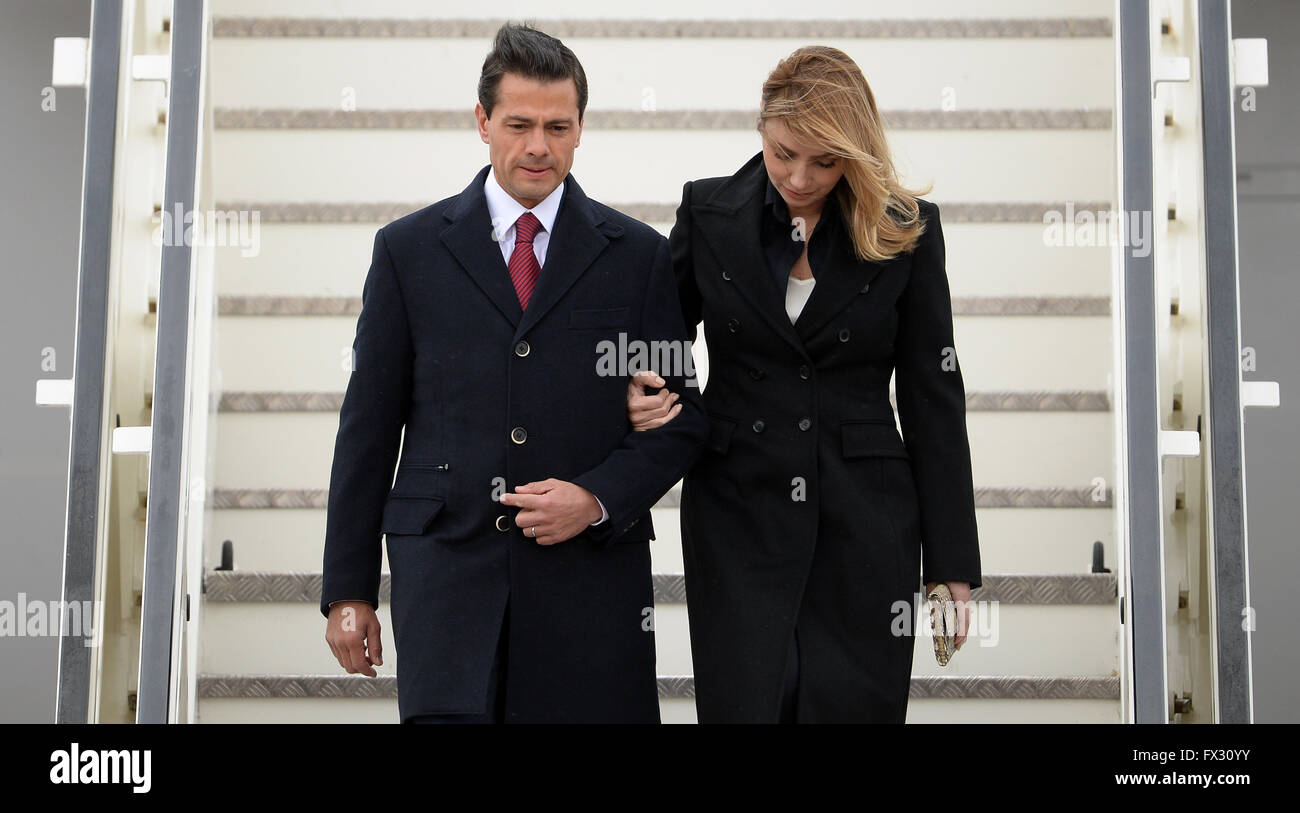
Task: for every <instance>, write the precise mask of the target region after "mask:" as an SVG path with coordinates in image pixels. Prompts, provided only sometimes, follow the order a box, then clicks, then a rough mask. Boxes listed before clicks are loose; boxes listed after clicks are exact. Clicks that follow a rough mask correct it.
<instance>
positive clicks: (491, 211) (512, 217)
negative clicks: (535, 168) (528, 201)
mask: <svg viewBox="0 0 1300 813" xmlns="http://www.w3.org/2000/svg"><path fill="white" fill-rule="evenodd" d="M483 192H484V193H485V194H486V195H487V207H488V216H489V217H491V218H492V236H493V239H494V240H496V241H497V243H498V244H500V246H501V258H502V259H504V260H505V261H506V265H510V255H511V254H513V253H514V252H515V221H516V220H518V219H519V216H520V215H522V214H523V213H524V212H532V213H533V214H534V215H535V216H536V217H537V219H538V220H539V221H540V222H541V224H542V228H541V231H539V232H537V234H536V235H534V236H533V254H535V255H537V265H538V266H541V267H545V266H546V249H547V247H548V246H550V244H551V231H552V230H553V229H554V228H555V216H556V215H557V214H559V212H560V198H562V197H564V184H563V183H561V184H560V185H559V186H557V187H555V190H554V191H553V192H551V194H549V195H547V196H546V198H545V199H544V200H543V201H542V202H541V203H539V204H537V205H536V206H534V207H533V208H531V209H525V208H524V205H523V204H522V203H520V202H519V201H517V200H515V199H514V198H512V197H510V193H509V192H507V191H506V190H504V189H502V188H501V184H499V183H497V173H496V170H495V169H493V170H492V171H491V172H489V173H488V174H487V180H486V181H484V182H483Z"/></svg>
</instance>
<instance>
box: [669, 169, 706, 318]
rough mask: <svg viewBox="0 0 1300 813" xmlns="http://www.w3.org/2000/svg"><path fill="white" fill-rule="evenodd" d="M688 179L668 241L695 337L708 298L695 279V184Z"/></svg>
mask: <svg viewBox="0 0 1300 813" xmlns="http://www.w3.org/2000/svg"><path fill="white" fill-rule="evenodd" d="M692 183H693V182H692V181H687V182H686V183H685V184H684V185H683V186H682V202H681V204H680V205H678V207H677V220H676V221H675V222H674V223H673V229H672V231H671V232H669V234H668V245H669V248H670V251H671V254H672V261H673V275H674V276H676V278H677V298H678V299H679V300H680V301H681V306H682V321H684V322H685V323H686V334H687V336H688V337H689V338H690V340H691V341H692V342H694V341H695V337H696V328H698V327H699V324H700V320H701V319H702V318H704V298H703V296H702V295H701V294H700V288H699V286H698V285H697V284H696V283H695V262H694V260H693V255H692V254H691V184H692Z"/></svg>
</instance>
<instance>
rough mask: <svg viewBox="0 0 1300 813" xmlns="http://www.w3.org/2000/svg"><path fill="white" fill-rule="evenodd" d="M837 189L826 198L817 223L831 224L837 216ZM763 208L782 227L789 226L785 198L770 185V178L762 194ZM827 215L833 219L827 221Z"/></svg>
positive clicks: (788, 210) (788, 212) (788, 214)
mask: <svg viewBox="0 0 1300 813" xmlns="http://www.w3.org/2000/svg"><path fill="white" fill-rule="evenodd" d="M841 183H843V179H841ZM838 189H839V185H838V184H836V188H835V189H833V190H831V193H830V194H829V195H827V196H826V203H825V204H824V205H823V206H822V216H821V218H820V219H819V220H818V222H819V223H820V222H822V221H826V222H827V223H828V224H829V223H832V222H834V221H835V219H836V218H837V217H838V216H839V209H840V202H839V192H838ZM763 208H764V209H766V210H767V211H768V213H769V214H770V215H771V216H772V217H773V218H775V219H776V220H777V221H779V222H780V223H781V225H782V226H789V225H791V218H790V207H789V206H787V205H786V203H785V198H783V197H781V193H780V192H778V191H776V187H775V186H774V185H773V184H772V179H771V178H768V179H767V189H766V190H764V192H763ZM827 215H833V217H831V218H830V219H829V220H828V219H827Z"/></svg>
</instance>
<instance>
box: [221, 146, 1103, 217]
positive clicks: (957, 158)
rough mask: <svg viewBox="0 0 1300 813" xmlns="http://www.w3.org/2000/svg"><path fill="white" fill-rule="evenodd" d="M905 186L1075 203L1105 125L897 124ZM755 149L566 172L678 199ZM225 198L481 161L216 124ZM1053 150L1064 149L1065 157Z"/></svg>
mask: <svg viewBox="0 0 1300 813" xmlns="http://www.w3.org/2000/svg"><path fill="white" fill-rule="evenodd" d="M890 141H891V144H892V146H893V149H894V153H895V158H896V164H897V168H898V171H899V173H900V176H901V178H902V180H903V182H904V183H905V184H908V185H910V186H912V187H917V188H924V186H925V185H926V184H928V183H929V182H931V181H934V182H935V185H934V190H933V191H932V192H931V193H929V194H927V195H926V196H925V197H926V198H927V199H929V200H934V201H936V202H938V203H939V204H940V206H942V205H943V203H944V202H945V201H950V200H956V201H979V202H983V201H999V202H1022V201H1023V202H1040V201H1046V202H1052V203H1056V202H1060V203H1062V204H1063V203H1064V202H1065V201H1067V200H1074V201H1079V202H1080V204H1079V205H1080V207H1082V202H1085V201H1106V200H1110V199H1111V197H1112V195H1113V190H1114V181H1113V177H1112V176H1113V172H1112V165H1113V159H1112V152H1113V150H1114V148H1113V142H1114V136H1113V135H1112V134H1111V133H1110V131H1108V130H978V131H972V130H924V131H923V130H899V131H894V132H893V133H891V135H890ZM761 148H762V144H761V141H760V139H759V136H758V133H757V132H747V131H743V130H728V131H707V130H706V131H689V130H662V131H655V130H607V131H603V132H600V131H588V132H584V133H583V135H582V140H581V143H580V144H579V146H578V147H577V149H576V150H575V151H574V163H573V166H572V168H571V172H572V173H573V176H574V177H575V178H577V179H578V182H579V183H580V184H581V185H582V189H583V191H584V192H586V194H587V195H588V196H589V197H593V198H595V199H596V200H598V201H602V202H605V201H608V202H621V201H629V200H633V199H635V200H638V201H655V202H663V203H671V204H674V206H675V205H676V204H677V203H679V202H680V201H681V194H682V185H683V183H685V182H686V181H687V180H690V179H693V178H702V177H709V176H719V175H730V174H732V173H733V172H735V171H736V170H737V169H738V168H739V167H740V166H741V165H742V164H744V163H745V161H747V160H749V158H750V157H751V156H752V155H754V153H756V152H758V151H759V150H760V149H761ZM213 154H214V160H215V162H216V164H217V165H218V166H220V167H222V168H223V169H222V172H221V175H220V180H219V181H218V182H217V185H216V195H217V197H218V198H219V199H220V200H222V201H241V202H243V201H255V202H265V201H273V200H284V199H285V196H286V195H287V194H292V196H293V198H292V199H293V200H296V201H330V202H335V201H340V202H341V201H376V200H381V201H382V200H395V201H403V202H405V201H421V200H427V201H429V202H430V203H432V202H433V201H437V200H441V199H442V198H445V197H448V196H451V195H455V194H458V193H459V192H460V191H461V190H463V189H464V188H465V185H466V184H467V183H468V182H469V181H470V179H471V178H473V177H474V173H475V172H477V171H478V170H479V169H481V168H482V167H484V166H486V165H487V163H488V148H487V145H486V144H484V143H483V142H482V141H481V140H480V139H479V138H478V135H477V134H476V133H474V132H473V131H470V130H465V131H460V130H424V131H421V130H219V131H217V133H216V136H215V143H214V147H213ZM1062 156H1069V160H1066V161H1063V160H1062Z"/></svg>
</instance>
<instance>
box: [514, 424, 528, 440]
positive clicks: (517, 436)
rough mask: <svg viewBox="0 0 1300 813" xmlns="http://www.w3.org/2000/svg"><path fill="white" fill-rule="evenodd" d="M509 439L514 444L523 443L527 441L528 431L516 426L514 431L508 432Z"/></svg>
mask: <svg viewBox="0 0 1300 813" xmlns="http://www.w3.org/2000/svg"><path fill="white" fill-rule="evenodd" d="M510 439H511V440H513V441H514V442H515V443H523V442H524V441H526V440H528V430H527V429H524V428H523V427H522V426H516V427H515V428H514V429H511V430H510Z"/></svg>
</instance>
